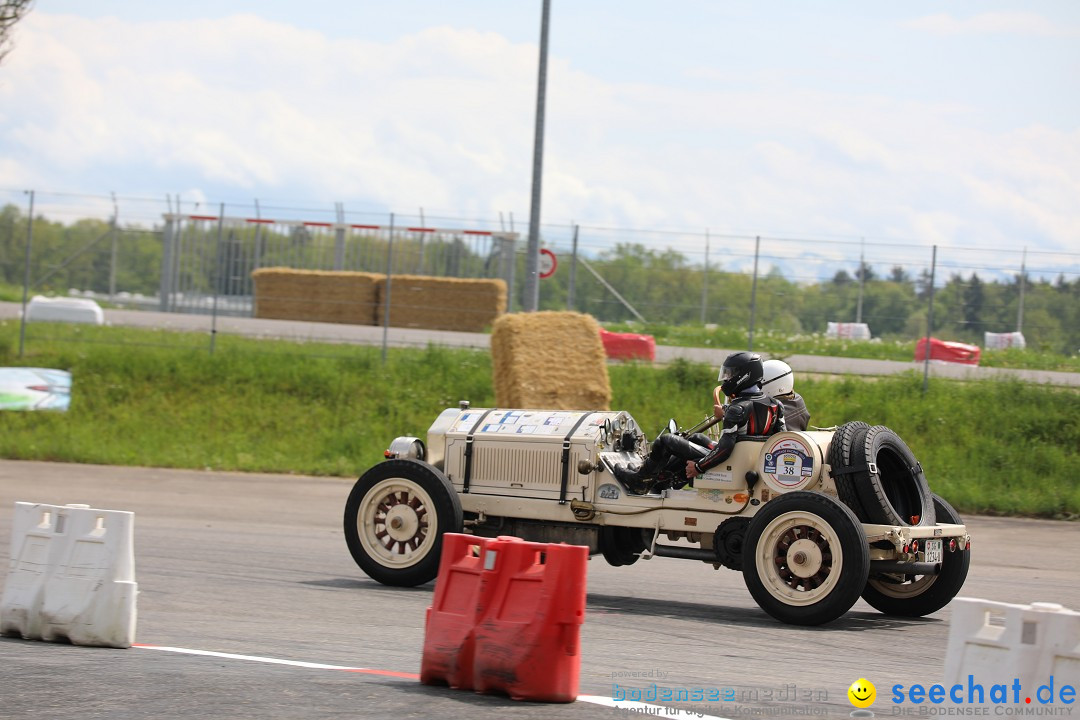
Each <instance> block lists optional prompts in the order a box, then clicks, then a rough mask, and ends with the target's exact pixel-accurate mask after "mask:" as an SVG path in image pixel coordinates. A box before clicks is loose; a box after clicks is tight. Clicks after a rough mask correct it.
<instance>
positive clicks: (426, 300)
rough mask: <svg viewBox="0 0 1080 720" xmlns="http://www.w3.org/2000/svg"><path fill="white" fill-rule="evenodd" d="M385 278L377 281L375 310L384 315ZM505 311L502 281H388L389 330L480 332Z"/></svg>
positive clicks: (399, 277) (397, 278) (412, 278)
mask: <svg viewBox="0 0 1080 720" xmlns="http://www.w3.org/2000/svg"><path fill="white" fill-rule="evenodd" d="M386 295H387V293H386V278H385V277H380V278H379V280H378V297H379V309H378V312H377V313H376V318H375V324H376V325H382V324H383V322H384V320H383V318H384V317H385V314H384V313H385V312H386ZM505 312H506V282H505V281H503V280H472V279H465V278H445V277H427V276H424V275H394V276H392V278H391V282H390V327H401V328H425V329H428V330H457V331H460V332H484V331H485V330H487V329H488V328H489V327H491V326H492V323H494V322H495V319H496V318H498V317H499V316H500V315H502V314H503V313H505Z"/></svg>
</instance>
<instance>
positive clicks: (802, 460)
mask: <svg viewBox="0 0 1080 720" xmlns="http://www.w3.org/2000/svg"><path fill="white" fill-rule="evenodd" d="M764 470H765V474H766V475H768V476H769V477H771V478H772V479H773V480H775V481H776V483H777V484H778V485H782V486H784V487H787V488H793V487H797V486H799V485H801V484H803V482H805V481H806V480H807V479H808V478H810V477H813V475H814V457H813V455H811V454H810V453H809V448H807V447H805V446H804V445H803V444H802V443H800V442H799V441H798V440H795V439H787V440H784V441H782V442H779V443H777V444H776V446H775V447H773V448H772V450H771V451H769V452H767V453H765V468H764Z"/></svg>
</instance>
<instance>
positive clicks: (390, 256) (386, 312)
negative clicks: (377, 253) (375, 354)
mask: <svg viewBox="0 0 1080 720" xmlns="http://www.w3.org/2000/svg"><path fill="white" fill-rule="evenodd" d="M393 267H394V213H390V238H389V240H387V242H386V299H385V300H384V302H385V303H386V307H385V308H384V309H383V332H382V361H383V364H384V365H385V364H386V346H387V344H388V342H389V339H390V278H391V276H392V273H393Z"/></svg>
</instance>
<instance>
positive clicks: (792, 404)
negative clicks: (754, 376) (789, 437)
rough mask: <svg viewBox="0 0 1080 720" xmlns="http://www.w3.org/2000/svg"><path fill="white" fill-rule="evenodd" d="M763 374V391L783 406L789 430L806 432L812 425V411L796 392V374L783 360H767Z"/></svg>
mask: <svg viewBox="0 0 1080 720" xmlns="http://www.w3.org/2000/svg"><path fill="white" fill-rule="evenodd" d="M763 374H764V376H765V378H764V380H763V381H762V383H761V389H762V391H764V392H765V394H766V395H770V396H771V397H773V398H775V399H777V400H779V401H780V402H781V404H783V406H784V420H785V421H786V422H787V429H788V430H805V429H806V426H807V425H808V424H809V423H810V411H809V410H807V409H806V402H805V401H804V400H803V398H802V395H800V394H799V393H797V392H795V373H794V372H793V371H792V370H791V366H790V365H788V364H787V363H786V362H784V361H783V360H766V361H765V362H764V373H763Z"/></svg>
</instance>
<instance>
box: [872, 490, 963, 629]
mask: <svg viewBox="0 0 1080 720" xmlns="http://www.w3.org/2000/svg"><path fill="white" fill-rule="evenodd" d="M933 498H934V510H935V513H936V515H937V519H938V521H939V522H943V523H947V524H950V525H960V524H962V523H961V520H960V516H959V515H958V514H957V513H956V510H955V509H953V506H952V505H950V504H949V503H947V502H946V501H945V499H944V498H941V497H939V496H937V495H934V496H933ZM970 564H971V550H969V549H967V548H959V549H957V550H954V551H952V552H950V551H949V550H948V549H946V550H945V554H944V555H943V556H942V562H941V571H940V572H939V573H938V574H937V575H900V574H893V573H888V574H886V573H874V574H872V575H871V576H870V578H869V579H868V580H867V581H866V588H865V589H864V590H863V594H862V596H863V600H865V601H866V602H867V603H868V604H869V605H870V606H871V607H873V608H875V609H877V610H880V611H881V612H883V613H885V614H886V615H898V616H901V617H923V616H924V615H929V614H930V613H933V612H937V611H938V610H940V609H941V608H943V607H945V606H946V605H948V604H949V602H950V601H951V600H952V599H953V598H954V597H956V594H957V593H959V592H960V588H961V587H963V585H964V581H965V580H966V579H967V574H968V566H969V565H970Z"/></svg>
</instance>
